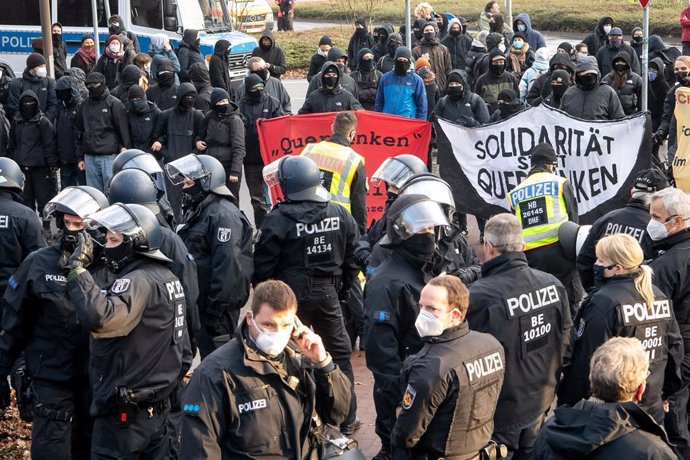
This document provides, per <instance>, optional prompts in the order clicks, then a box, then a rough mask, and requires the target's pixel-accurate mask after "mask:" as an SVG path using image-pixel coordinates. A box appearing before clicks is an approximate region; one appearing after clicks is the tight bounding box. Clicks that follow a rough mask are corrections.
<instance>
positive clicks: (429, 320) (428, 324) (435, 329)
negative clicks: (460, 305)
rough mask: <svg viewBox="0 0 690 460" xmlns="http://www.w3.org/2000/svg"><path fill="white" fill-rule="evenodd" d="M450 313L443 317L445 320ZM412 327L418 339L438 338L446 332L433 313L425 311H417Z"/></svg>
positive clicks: (443, 325)
mask: <svg viewBox="0 0 690 460" xmlns="http://www.w3.org/2000/svg"><path fill="white" fill-rule="evenodd" d="M451 313H452V311H449V312H448V313H447V314H445V315H443V317H444V318H445V317H446V316H448V315H450V314H451ZM414 327H415V329H417V333H418V334H419V336H420V337H438V336H439V335H441V334H443V331H445V330H446V325H445V324H443V321H442V320H441V318H437V317H436V316H435V315H434V314H433V313H431V312H429V311H426V310H419V315H417V319H416V321H415V322H414Z"/></svg>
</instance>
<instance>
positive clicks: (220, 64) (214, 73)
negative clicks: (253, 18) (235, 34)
mask: <svg viewBox="0 0 690 460" xmlns="http://www.w3.org/2000/svg"><path fill="white" fill-rule="evenodd" d="M229 49H230V42H229V41H227V40H218V41H217V42H216V44H215V46H214V47H213V56H211V60H210V61H209V63H208V73H209V76H210V78H211V86H213V87H214V88H222V89H224V90H225V91H227V92H228V94H231V93H232V88H231V86H230V64H229V63H228V50H229Z"/></svg>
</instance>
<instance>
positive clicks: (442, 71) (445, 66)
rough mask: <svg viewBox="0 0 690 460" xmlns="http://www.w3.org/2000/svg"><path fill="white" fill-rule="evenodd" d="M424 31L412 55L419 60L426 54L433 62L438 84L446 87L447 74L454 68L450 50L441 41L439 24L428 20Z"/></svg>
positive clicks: (440, 86)
mask: <svg viewBox="0 0 690 460" xmlns="http://www.w3.org/2000/svg"><path fill="white" fill-rule="evenodd" d="M422 31H423V36H422V39H421V40H420V41H419V45H417V46H415V47H414V49H413V50H412V57H413V58H414V59H415V60H417V59H419V58H420V57H422V55H424V54H426V55H427V56H428V57H427V58H428V59H429V62H430V63H431V70H432V71H433V72H434V74H436V84H437V85H438V87H439V88H445V87H446V76H447V75H448V74H449V73H450V71H451V70H453V64H452V62H451V59H450V52H449V51H448V48H446V47H445V46H444V45H442V44H441V42H440V41H439V39H438V35H439V34H438V26H437V25H436V23H435V22H433V21H429V22H427V23H426V24H425V25H424V27H423V29H422Z"/></svg>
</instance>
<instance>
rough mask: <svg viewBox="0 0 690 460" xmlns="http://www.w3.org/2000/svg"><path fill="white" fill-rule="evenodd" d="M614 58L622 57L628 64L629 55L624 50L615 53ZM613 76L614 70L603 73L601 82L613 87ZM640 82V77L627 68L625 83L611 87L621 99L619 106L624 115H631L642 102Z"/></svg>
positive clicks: (637, 109) (637, 110)
mask: <svg viewBox="0 0 690 460" xmlns="http://www.w3.org/2000/svg"><path fill="white" fill-rule="evenodd" d="M614 59H623V60H625V62H626V63H627V64H628V66H630V57H629V56H628V53H626V52H624V51H621V52H620V53H618V54H616V57H615V58H614ZM615 77H616V71H615V70H612V71H611V72H609V73H608V74H607V75H604V78H602V79H601V83H602V84H604V85H608V86H611V88H613V82H614V81H615ZM642 84H643V83H642V77H640V76H639V75H638V74H636V73H635V72H633V71H631V70H628V78H627V79H626V81H625V84H624V85H623V86H622V87H620V88H613V90H614V91H615V92H616V94H618V99H620V101H621V107H623V112H625V114H626V115H632V114H633V113H637V112H639V110H640V107H641V104H642Z"/></svg>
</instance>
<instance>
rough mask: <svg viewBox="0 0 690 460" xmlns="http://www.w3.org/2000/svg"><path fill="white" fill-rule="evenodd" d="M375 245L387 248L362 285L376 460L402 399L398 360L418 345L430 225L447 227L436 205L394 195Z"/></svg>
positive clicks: (431, 243) (386, 449) (385, 453)
mask: <svg viewBox="0 0 690 460" xmlns="http://www.w3.org/2000/svg"><path fill="white" fill-rule="evenodd" d="M386 223H387V229H386V235H385V236H384V237H383V238H382V239H381V242H380V244H381V246H383V247H386V248H389V249H391V254H390V256H389V257H388V258H387V259H386V260H384V261H383V263H382V264H381V265H379V267H378V268H377V270H376V272H375V273H374V274H373V275H372V276H371V277H370V279H369V280H368V281H367V284H366V286H365V287H364V311H365V315H366V316H365V320H366V324H367V327H366V348H365V352H366V358H367V367H368V368H369V369H370V370H371V372H372V373H373V374H374V405H375V407H376V434H377V435H378V436H379V438H381V450H380V451H379V453H378V454H377V455H376V457H374V458H376V459H377V460H385V459H388V458H390V456H391V443H390V436H391V430H392V429H393V424H394V423H395V411H396V408H397V406H398V404H400V401H401V400H402V396H403V395H402V391H401V386H400V371H401V370H402V365H403V360H404V359H405V358H406V357H407V356H409V355H412V354H415V353H417V352H418V351H419V350H420V349H421V348H422V345H423V344H422V341H421V340H420V338H419V334H418V333H417V330H416V329H415V326H414V324H415V320H416V318H417V314H418V313H419V307H418V306H417V302H418V300H419V293H420V292H421V290H422V288H423V287H424V285H425V284H426V282H427V281H428V280H429V279H430V278H431V276H430V274H429V273H427V272H425V271H424V270H423V269H424V266H425V265H426V264H427V263H428V262H429V261H430V260H431V258H432V257H433V254H434V248H435V247H436V235H435V233H434V232H435V230H436V229H435V227H438V226H447V225H448V219H447V218H446V216H445V215H444V214H443V211H442V210H441V207H440V206H439V205H438V204H437V203H435V202H434V201H432V200H430V199H428V198H427V197H425V196H422V195H405V196H401V197H399V198H398V199H397V200H395V202H394V203H393V205H392V206H391V207H390V209H389V210H388V218H387V221H386Z"/></svg>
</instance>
